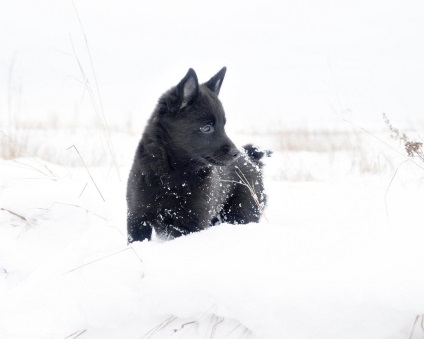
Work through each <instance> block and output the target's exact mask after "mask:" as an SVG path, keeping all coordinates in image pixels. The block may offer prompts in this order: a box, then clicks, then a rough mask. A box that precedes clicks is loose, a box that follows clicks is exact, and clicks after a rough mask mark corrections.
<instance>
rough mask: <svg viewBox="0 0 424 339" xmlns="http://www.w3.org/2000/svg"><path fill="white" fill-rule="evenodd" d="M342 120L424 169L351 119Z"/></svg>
mask: <svg viewBox="0 0 424 339" xmlns="http://www.w3.org/2000/svg"><path fill="white" fill-rule="evenodd" d="M342 121H344V122H346V123H349V124H351V125H352V126H354V127H356V128H359V129H360V130H362V131H364V132H365V133H367V134H369V135H371V136H372V137H374V138H375V139H377V140H378V141H380V142H381V143H382V144H383V145H385V146H387V147H388V148H390V149H391V150H392V151H394V152H396V153H397V154H399V155H401V156H402V157H403V158H406V159H408V160H410V161H411V162H412V163H413V164H415V165H416V166H418V167H419V168H421V169H423V170H424V167H423V166H421V165H420V164H418V163H416V162H415V161H414V160H412V159H409V158H408V157H407V156H406V155H405V154H403V153H402V152H400V151H398V150H397V149H395V148H394V147H392V146H390V145H389V144H388V143H387V142H385V141H384V140H382V139H380V138H379V137H377V136H376V135H375V134H373V133H371V132H369V131H367V130H366V129H365V128H363V127H361V126H359V125H357V124H355V123H353V122H352V121H349V120H347V119H342Z"/></svg>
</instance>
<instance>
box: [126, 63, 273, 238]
mask: <svg viewBox="0 0 424 339" xmlns="http://www.w3.org/2000/svg"><path fill="white" fill-rule="evenodd" d="M225 72H226V68H225V67H224V68H223V69H221V70H220V71H219V72H218V73H217V74H216V75H215V76H213V77H212V78H211V79H210V80H209V81H208V82H206V83H204V84H202V85H199V83H198V80H197V76H196V73H195V72H194V70H192V69H189V71H188V73H187V75H186V76H185V77H184V78H183V79H182V80H181V81H180V83H179V84H178V85H177V86H175V87H173V88H171V89H170V90H169V91H168V92H166V93H165V94H164V95H162V97H161V98H160V99H159V102H158V105H157V107H156V109H155V111H154V112H153V114H152V116H151V118H150V120H149V122H148V124H147V127H146V129H145V131H144V134H143V136H142V138H141V141H140V143H139V145H138V148H137V151H136V154H135V158H134V163H133V166H132V169H131V172H130V175H129V179H128V188H127V202H128V219H127V222H128V224H127V225H128V241H129V242H133V241H137V240H139V241H142V240H144V239H148V240H150V238H151V235H152V228H154V229H155V231H156V233H157V234H158V235H159V236H160V237H164V238H168V239H172V238H175V237H178V236H181V235H184V234H188V233H190V232H195V231H199V230H203V229H205V228H207V227H209V226H212V225H215V224H217V223H220V222H227V223H232V224H246V223H249V222H258V221H259V218H260V215H261V212H262V210H263V208H264V206H265V200H266V196H265V194H264V187H263V181H262V172H261V167H262V164H261V162H260V159H261V158H262V156H263V155H264V154H266V152H262V151H259V150H258V149H256V148H255V147H253V146H252V145H247V146H245V147H244V150H242V151H241V152H240V151H239V150H238V149H237V148H236V147H235V146H234V144H233V142H232V141H231V140H230V139H229V138H228V136H227V135H226V133H225V130H224V126H225V114H224V109H223V107H222V105H221V102H220V101H219V99H218V94H219V90H220V88H221V85H222V81H223V79H224V76H225Z"/></svg>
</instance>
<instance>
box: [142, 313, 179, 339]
mask: <svg viewBox="0 0 424 339" xmlns="http://www.w3.org/2000/svg"><path fill="white" fill-rule="evenodd" d="M175 320H177V317H176V316H171V317H169V318H167V319H165V321H163V322H161V323H160V324H159V325H157V326H155V327H153V328H152V329H151V330H149V331H148V332H146V333H145V334H144V335H143V338H146V339H150V338H151V337H152V336H153V335H154V334H155V333H156V332H159V331H160V330H163V329H164V328H165V327H166V326H168V325H169V324H171V323H172V322H174V321H175Z"/></svg>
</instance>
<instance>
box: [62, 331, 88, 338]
mask: <svg viewBox="0 0 424 339" xmlns="http://www.w3.org/2000/svg"><path fill="white" fill-rule="evenodd" d="M85 332H87V330H79V331H76V332H74V333H72V334H71V335H68V336H67V337H66V338H65V339H76V338H78V337H79V336H81V335H83V334H84V333H85Z"/></svg>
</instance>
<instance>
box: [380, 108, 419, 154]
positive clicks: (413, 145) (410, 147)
mask: <svg viewBox="0 0 424 339" xmlns="http://www.w3.org/2000/svg"><path fill="white" fill-rule="evenodd" d="M383 120H384V122H385V123H386V125H387V127H388V128H389V130H390V132H392V135H391V136H392V138H393V139H395V140H399V141H401V142H402V143H403V145H404V147H405V151H406V154H407V155H408V157H411V158H415V157H418V158H420V159H421V160H422V161H424V150H423V143H422V142H420V141H416V140H412V141H411V140H410V139H409V137H408V136H407V135H406V134H405V133H404V132H400V131H399V129H398V128H396V127H394V126H393V125H392V123H391V122H390V120H389V118H388V117H387V115H386V114H385V113H383Z"/></svg>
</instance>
